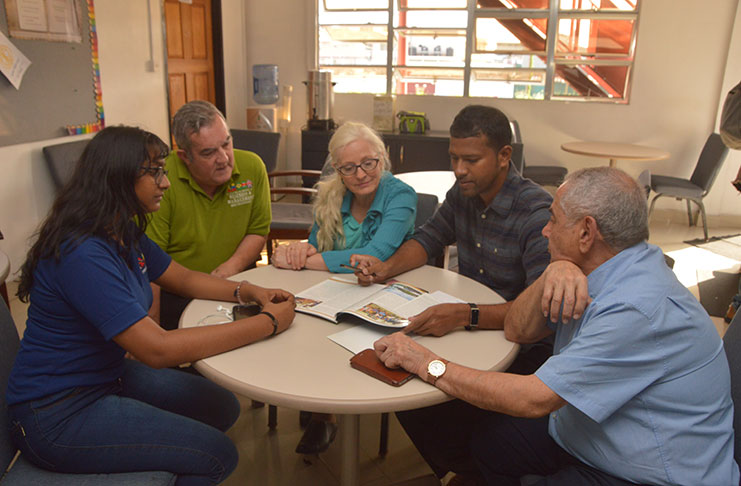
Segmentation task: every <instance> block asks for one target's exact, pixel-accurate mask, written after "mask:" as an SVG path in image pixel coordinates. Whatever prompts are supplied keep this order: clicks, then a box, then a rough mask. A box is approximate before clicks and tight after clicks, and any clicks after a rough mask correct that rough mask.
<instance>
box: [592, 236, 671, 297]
mask: <svg viewBox="0 0 741 486" xmlns="http://www.w3.org/2000/svg"><path fill="white" fill-rule="evenodd" d="M656 250H658V248H657V247H656V246H654V245H649V244H648V243H646V242H645V241H642V242H640V243H638V244H636V245H633V246H631V247H630V248H626V249H625V250H623V251H621V252H619V253H618V254H617V255H615V256H614V257H612V258H610V259H609V260H607V261H606V262H604V263H602V265H600V266H599V267H597V268H595V269H594V270H593V271H592V273H590V274H589V275H588V276H587V285H588V286H589V296H590V297H592V298H594V296H595V295H597V294H599V293H600V291H601V290H602V289H603V288H604V286H605V285H606V284H607V282H608V280H612V279H614V278H615V276H616V270H617V269H618V268H620V267H623V268H628V267H630V266H631V265H633V264H635V260H636V259H637V258H638V257H640V256H641V255H642V254H644V253H645V252H647V251H656ZM659 251H660V250H659Z"/></svg>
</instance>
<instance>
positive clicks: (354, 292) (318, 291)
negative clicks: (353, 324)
mask: <svg viewBox="0 0 741 486" xmlns="http://www.w3.org/2000/svg"><path fill="white" fill-rule="evenodd" d="M384 287H385V285H381V284H373V285H369V286H366V287H364V286H361V285H358V282H357V279H355V278H353V280H349V279H343V278H340V277H331V278H329V279H327V280H325V281H324V282H321V283H319V284H317V285H314V286H313V287H309V288H308V289H306V290H304V291H302V292H300V293H299V294H298V295H296V311H297V312H303V313H305V314H312V315H315V316H317V317H321V318H323V319H327V320H329V321H332V322H337V320H336V318H335V316H336V315H337V314H338V313H339V312H341V311H343V310H345V309H346V308H347V307H348V306H349V307H354V304H356V303H359V302H363V301H365V300H366V299H368V297H370V296H371V295H372V294H374V293H376V292H378V291H379V290H383V289H384Z"/></svg>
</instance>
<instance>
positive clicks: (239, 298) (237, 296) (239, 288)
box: [234, 280, 247, 305]
mask: <svg viewBox="0 0 741 486" xmlns="http://www.w3.org/2000/svg"><path fill="white" fill-rule="evenodd" d="M246 283H247V281H246V280H242V281H241V282H239V283H238V284H237V288H235V289H234V298H235V299H237V302H238V303H239V305H244V301H243V300H242V295H241V294H240V292H241V291H242V284H246Z"/></svg>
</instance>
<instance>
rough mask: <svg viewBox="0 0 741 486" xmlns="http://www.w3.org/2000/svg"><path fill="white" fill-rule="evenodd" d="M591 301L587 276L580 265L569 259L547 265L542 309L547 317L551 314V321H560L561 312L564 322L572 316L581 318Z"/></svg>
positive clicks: (544, 273) (544, 274)
mask: <svg viewBox="0 0 741 486" xmlns="http://www.w3.org/2000/svg"><path fill="white" fill-rule="evenodd" d="M591 301H592V299H590V297H589V289H588V286H587V277H586V275H584V272H582V271H581V269H580V268H579V267H578V266H576V265H575V264H574V263H572V262H570V261H567V260H557V261H555V262H551V264H550V265H548V267H546V269H545V271H544V272H543V296H542V298H541V301H540V310H541V311H542V312H543V315H544V316H545V317H548V315H550V316H551V322H554V323H555V322H558V315H559V312H560V313H561V322H562V323H564V324H565V323H566V322H568V321H570V320H571V319H572V318H573V319H579V318H580V317H581V316H582V314H583V313H584V309H586V308H587V305H589V303H590V302H591ZM561 305H563V309H562V308H561Z"/></svg>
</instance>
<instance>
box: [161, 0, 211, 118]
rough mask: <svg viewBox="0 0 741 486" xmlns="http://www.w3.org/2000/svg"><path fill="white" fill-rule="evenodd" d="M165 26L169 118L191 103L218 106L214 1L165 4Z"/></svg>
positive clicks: (166, 2)
mask: <svg viewBox="0 0 741 486" xmlns="http://www.w3.org/2000/svg"><path fill="white" fill-rule="evenodd" d="M165 25H166V29H167V78H168V85H169V90H170V100H169V101H170V117H172V116H174V115H175V112H176V111H177V110H178V108H180V107H181V106H182V105H184V104H185V103H187V102H188V101H192V100H207V101H210V102H211V103H214V104H216V91H215V86H214V48H213V32H212V23H211V0H192V1H191V2H189V3H184V2H181V1H179V0H165ZM170 122H172V120H170Z"/></svg>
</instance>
